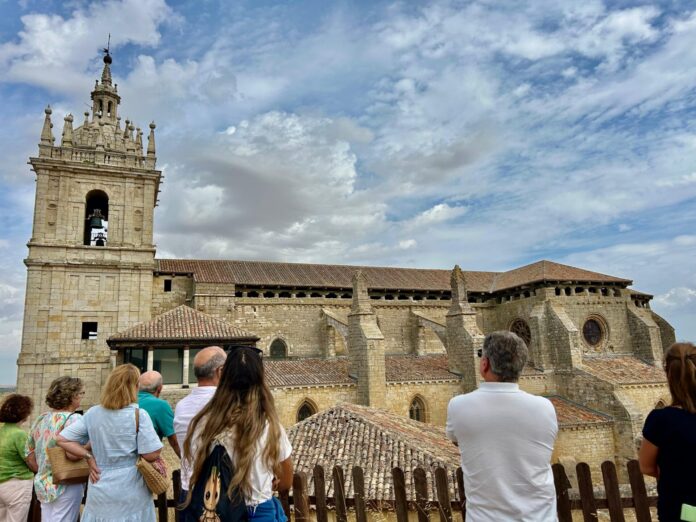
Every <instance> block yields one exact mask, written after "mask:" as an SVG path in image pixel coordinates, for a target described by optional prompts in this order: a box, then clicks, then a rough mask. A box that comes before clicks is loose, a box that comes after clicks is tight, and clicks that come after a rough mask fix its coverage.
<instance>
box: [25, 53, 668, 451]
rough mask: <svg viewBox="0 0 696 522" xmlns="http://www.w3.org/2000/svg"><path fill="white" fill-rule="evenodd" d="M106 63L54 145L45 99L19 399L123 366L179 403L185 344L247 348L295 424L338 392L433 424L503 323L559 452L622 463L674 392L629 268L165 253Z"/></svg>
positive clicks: (155, 182)
mask: <svg viewBox="0 0 696 522" xmlns="http://www.w3.org/2000/svg"><path fill="white" fill-rule="evenodd" d="M111 62H112V60H111V56H110V55H109V54H108V53H107V55H106V56H105V57H104V68H103V72H102V75H101V79H100V80H98V81H97V82H96V85H95V86H94V90H93V91H92V93H91V99H92V108H91V111H89V112H85V113H84V120H83V121H82V122H81V123H75V121H74V118H73V116H72V115H71V114H68V115H67V116H65V117H64V119H63V122H62V132H61V135H60V141H59V143H57V142H56V136H55V135H56V131H55V130H54V127H53V122H52V116H53V115H52V111H51V109H50V107H48V108H47V109H46V110H45V119H44V123H43V129H42V131H41V139H40V143H39V150H38V154H37V155H36V156H35V157H32V158H30V160H29V162H30V164H31V167H32V170H33V171H34V173H35V175H36V200H35V208H34V221H33V231H32V236H31V238H30V240H29V243H28V247H29V252H28V255H27V258H26V260H25V264H26V266H27V287H26V303H25V309H24V326H23V335H22V347H21V353H20V356H19V359H18V363H17V364H18V378H17V384H18V389H19V392H20V393H25V394H28V395H31V396H32V397H33V398H34V400H35V401H36V403H37V404H41V403H42V402H43V396H44V394H45V392H46V389H47V387H48V385H49V383H50V382H51V381H52V380H53V379H54V378H56V377H58V376H60V375H75V376H79V377H80V378H82V379H83V380H84V381H85V382H86V398H85V401H83V405H84V406H86V407H88V406H89V405H91V404H94V403H96V402H97V401H98V400H99V391H100V386H101V384H102V383H103V382H104V380H105V378H106V376H107V374H108V373H109V371H110V370H111V369H112V368H113V366H114V365H117V364H120V363H123V362H131V363H133V364H135V365H137V366H138V367H140V368H141V369H142V370H146V369H155V370H158V371H160V372H161V373H162V375H163V376H164V381H165V392H164V396H165V398H167V399H169V400H171V401H172V402H176V401H177V400H178V398H180V397H182V396H184V395H185V394H186V393H187V388H189V387H190V386H192V385H195V380H194V379H193V372H192V368H191V361H192V360H193V357H194V355H195V353H196V352H197V350H199V349H201V348H203V347H205V346H208V345H210V344H218V345H221V346H225V347H230V346H232V345H240V344H241V345H255V346H257V347H259V348H261V349H262V350H263V352H264V356H265V357H266V362H265V366H266V369H267V373H268V379H269V383H270V384H271V386H272V389H273V392H274V394H275V397H276V400H277V403H278V408H279V411H280V414H281V418H282V421H283V423H284V424H286V425H287V426H290V425H293V424H294V423H295V422H297V421H299V420H303V419H305V418H306V417H308V416H310V415H313V414H315V413H319V412H324V411H327V410H329V409H331V408H333V407H334V406H335V405H336V404H337V403H341V402H342V403H353V404H357V405H363V406H369V407H374V408H381V409H384V410H388V411H389V412H391V413H392V414H396V415H398V416H400V417H403V418H406V417H410V418H411V419H415V420H419V421H423V422H427V423H431V424H434V425H440V426H442V425H443V424H444V421H445V416H446V407H447V402H448V400H449V399H450V398H451V397H453V396H454V395H456V394H458V393H461V392H465V391H469V390H472V389H474V388H475V387H476V385H477V379H478V375H477V368H478V358H477V350H478V348H479V347H480V346H481V345H482V342H483V338H484V336H485V334H486V333H488V332H491V331H494V330H501V329H509V330H512V331H514V332H516V333H517V334H518V335H520V337H522V338H523V339H524V340H525V341H526V342H527V344H528V346H529V349H530V361H529V365H528V367H527V368H526V369H525V371H524V373H523V376H522V378H521V382H520V385H521V387H522V388H523V389H525V390H527V391H529V392H531V393H537V394H543V395H545V396H548V397H549V398H551V400H552V401H553V403H554V405H555V406H556V410H557V413H558V417H559V421H560V426H561V432H560V435H559V439H558V444H557V448H556V453H555V458H556V459H560V460H563V459H564V458H565V459H572V458H575V457H580V456H581V457H582V459H583V460H585V461H589V462H601V461H602V460H604V459H607V458H609V459H614V460H616V461H617V463H621V461H623V460H625V459H627V458H632V457H634V455H635V443H636V440H637V438H638V437H639V435H640V430H641V427H642V422H643V420H644V417H645V415H646V414H647V412H649V411H650V410H651V409H652V408H653V407H655V406H656V404H658V403H659V401H664V400H666V397H667V396H668V390H667V387H666V383H665V380H664V375H663V372H662V370H661V364H660V361H661V358H662V354H663V351H664V349H665V348H666V347H667V346H669V344H670V343H672V342H673V341H674V330H673V328H672V327H671V326H670V325H669V324H668V323H667V322H666V321H665V320H664V319H662V318H661V317H660V316H658V315H657V314H656V313H655V312H653V311H652V310H651V309H650V300H651V296H650V295H647V294H645V293H641V292H638V291H637V290H633V289H631V288H630V286H631V284H632V281H630V280H627V279H623V278H620V277H613V276H610V275H605V274H600V273H596V272H591V271H588V270H583V269H580V268H574V267H571V266H566V265H562V264H558V263H554V262H551V261H539V262H536V263H533V264H531V265H527V266H523V267H520V268H516V269H514V270H510V271H507V272H479V271H466V270H461V269H460V268H459V267H454V269H453V270H441V269H407V268H393V267H357V266H343V265H318V264H295V263H279V262H266V261H240V260H196V259H158V258H157V257H156V248H155V245H154V244H153V226H154V210H155V206H156V204H157V197H158V193H159V186H160V182H161V172H160V171H159V170H157V168H156V147H155V124H154V122H153V123H150V124H149V127H148V129H145V130H143V128H142V127H139V126H137V124H136V123H135V122H132V121H128V120H125V122H122V119H121V117H120V116H119V106H120V102H121V97H120V96H119V93H118V85H117V84H115V83H113V80H112V76H111ZM145 132H147V143H145V142H144V138H145V136H144V134H145Z"/></svg>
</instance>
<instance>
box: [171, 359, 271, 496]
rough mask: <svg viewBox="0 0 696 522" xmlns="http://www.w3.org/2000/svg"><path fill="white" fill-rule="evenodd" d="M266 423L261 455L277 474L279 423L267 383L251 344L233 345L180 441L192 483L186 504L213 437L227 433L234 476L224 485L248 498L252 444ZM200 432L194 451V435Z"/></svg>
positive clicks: (230, 492) (252, 457) (201, 469)
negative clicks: (231, 444)
mask: <svg viewBox="0 0 696 522" xmlns="http://www.w3.org/2000/svg"><path fill="white" fill-rule="evenodd" d="M266 426H268V435H267V438H266V446H265V447H264V448H263V449H262V452H261V455H259V457H260V458H261V459H262V460H263V462H264V464H265V465H266V467H267V468H268V469H269V470H271V471H272V472H273V473H274V474H276V475H277V474H279V473H280V433H281V431H280V430H281V428H280V421H279V420H278V414H277V413H276V409H275V404H274V402H273V396H272V395H271V390H270V389H269V388H268V385H267V384H266V380H265V378H264V371H263V363H262V362H261V357H260V355H259V354H258V353H256V352H255V351H254V349H252V348H246V347H244V348H237V349H235V350H233V351H232V353H231V354H230V355H229V356H228V357H227V361H226V362H225V365H224V366H223V369H222V375H221V376H220V384H218V387H217V389H216V390H215V395H214V396H213V398H212V399H211V400H210V402H208V404H207V405H206V406H205V407H204V408H203V409H202V410H201V411H200V413H198V415H196V416H195V417H194V418H193V420H192V421H191V424H190V426H189V429H188V433H187V435H186V440H185V442H184V458H185V459H187V460H188V461H189V462H192V463H193V473H192V475H191V482H190V483H191V487H190V488H189V494H188V497H187V498H186V502H185V503H184V505H188V504H189V502H190V501H191V493H192V490H193V485H194V484H195V483H196V481H198V480H199V478H200V477H201V473H202V472H203V465H204V463H205V459H206V458H207V456H208V451H209V449H210V447H211V445H212V444H213V443H214V442H215V440H216V438H217V437H218V436H219V435H220V434H222V433H223V432H228V433H230V434H231V435H232V437H233V440H234V445H235V447H234V458H233V462H234V475H233V476H232V480H231V481H230V485H229V488H228V489H227V496H228V498H230V499H232V492H233V490H234V489H235V488H239V491H240V492H241V493H242V494H243V495H244V497H245V498H250V497H251V483H250V473H251V468H252V466H253V463H254V460H255V458H256V444H257V442H258V441H259V439H260V438H261V436H262V435H263V432H264V430H265V429H266ZM194 433H195V434H198V441H197V444H196V446H197V447H196V453H195V455H194V454H193V452H192V442H191V439H192V438H193V434H194Z"/></svg>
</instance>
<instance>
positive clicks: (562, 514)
mask: <svg viewBox="0 0 696 522" xmlns="http://www.w3.org/2000/svg"><path fill="white" fill-rule="evenodd" d="M551 469H552V470H553V483H554V486H555V487H556V511H557V512H558V522H573V515H572V513H571V511H570V497H569V496H568V488H569V487H570V481H569V480H568V476H567V475H566V472H565V468H564V467H563V464H554V465H553V466H551Z"/></svg>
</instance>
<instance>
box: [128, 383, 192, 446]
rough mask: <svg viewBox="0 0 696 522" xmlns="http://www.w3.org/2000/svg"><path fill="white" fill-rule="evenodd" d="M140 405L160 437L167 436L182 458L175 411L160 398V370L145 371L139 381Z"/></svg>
mask: <svg viewBox="0 0 696 522" xmlns="http://www.w3.org/2000/svg"><path fill="white" fill-rule="evenodd" d="M138 389H139V391H138V405H139V406H140V407H141V408H142V409H143V410H145V411H146V412H147V413H148V415H149V416H150V419H152V424H153V426H154V427H155V431H156V432H157V435H158V436H159V438H161V439H163V438H165V437H166V438H167V440H168V441H169V445H170V446H171V447H172V449H173V450H174V453H176V455H177V457H179V458H181V450H180V449H179V443H178V442H177V440H176V433H175V432H174V411H173V410H172V407H171V406H170V405H169V403H168V402H167V401H165V400H164V399H160V398H159V396H160V393H162V375H161V374H160V373H159V372H154V371H150V372H145V373H143V374H142V375H141V376H140V380H139V381H138Z"/></svg>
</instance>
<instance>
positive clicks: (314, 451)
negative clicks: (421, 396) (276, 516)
mask: <svg viewBox="0 0 696 522" xmlns="http://www.w3.org/2000/svg"><path fill="white" fill-rule="evenodd" d="M288 436H289V438H290V441H291V442H292V447H293V462H294V464H295V469H296V470H298V471H304V472H305V473H307V478H308V486H309V494H310V495H313V494H314V481H313V477H312V470H313V468H314V466H315V464H320V465H321V466H323V467H324V474H325V477H326V478H327V481H326V482H327V486H328V491H327V496H329V497H333V496H334V492H333V484H332V481H331V479H330V477H331V471H332V469H333V466H334V465H339V466H341V467H342V468H343V471H344V475H345V479H346V487H345V490H346V496H348V497H352V496H353V480H352V477H351V470H352V469H353V466H360V467H361V468H363V471H364V473H365V494H366V497H367V499H368V500H386V501H390V500H394V491H393V486H392V476H391V470H392V468H394V467H400V468H401V469H403V470H404V474H405V476H406V491H407V497H408V499H409V500H415V493H414V490H413V480H412V477H413V474H412V470H413V468H415V467H418V466H420V467H422V468H423V469H424V470H425V471H426V472H428V475H429V477H428V484H429V486H430V489H429V500H435V499H436V498H437V496H436V495H435V490H434V484H433V483H434V480H433V476H432V474H431V470H433V471H434V469H435V468H437V467H443V468H445V469H447V471H448V475H449V477H450V479H449V483H450V496H451V498H452V499H454V498H456V492H455V491H454V487H453V485H454V484H456V478H455V473H456V469H457V467H458V466H459V451H458V450H457V448H456V447H455V446H454V445H453V444H452V443H451V442H450V441H449V440H447V438H446V437H445V432H444V429H443V428H441V427H435V426H431V425H429V424H424V423H421V422H416V421H413V420H411V419H408V418H405V417H402V416H400V415H396V414H394V413H389V412H386V411H383V410H378V409H375V408H368V407H365V406H357V405H354V404H345V403H342V404H338V405H336V406H334V407H333V408H330V409H328V410H325V411H323V412H320V413H318V414H316V415H313V416H311V417H309V418H308V419H305V420H304V421H302V422H299V423H297V424H295V425H294V426H292V427H291V428H290V429H289V430H288Z"/></svg>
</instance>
